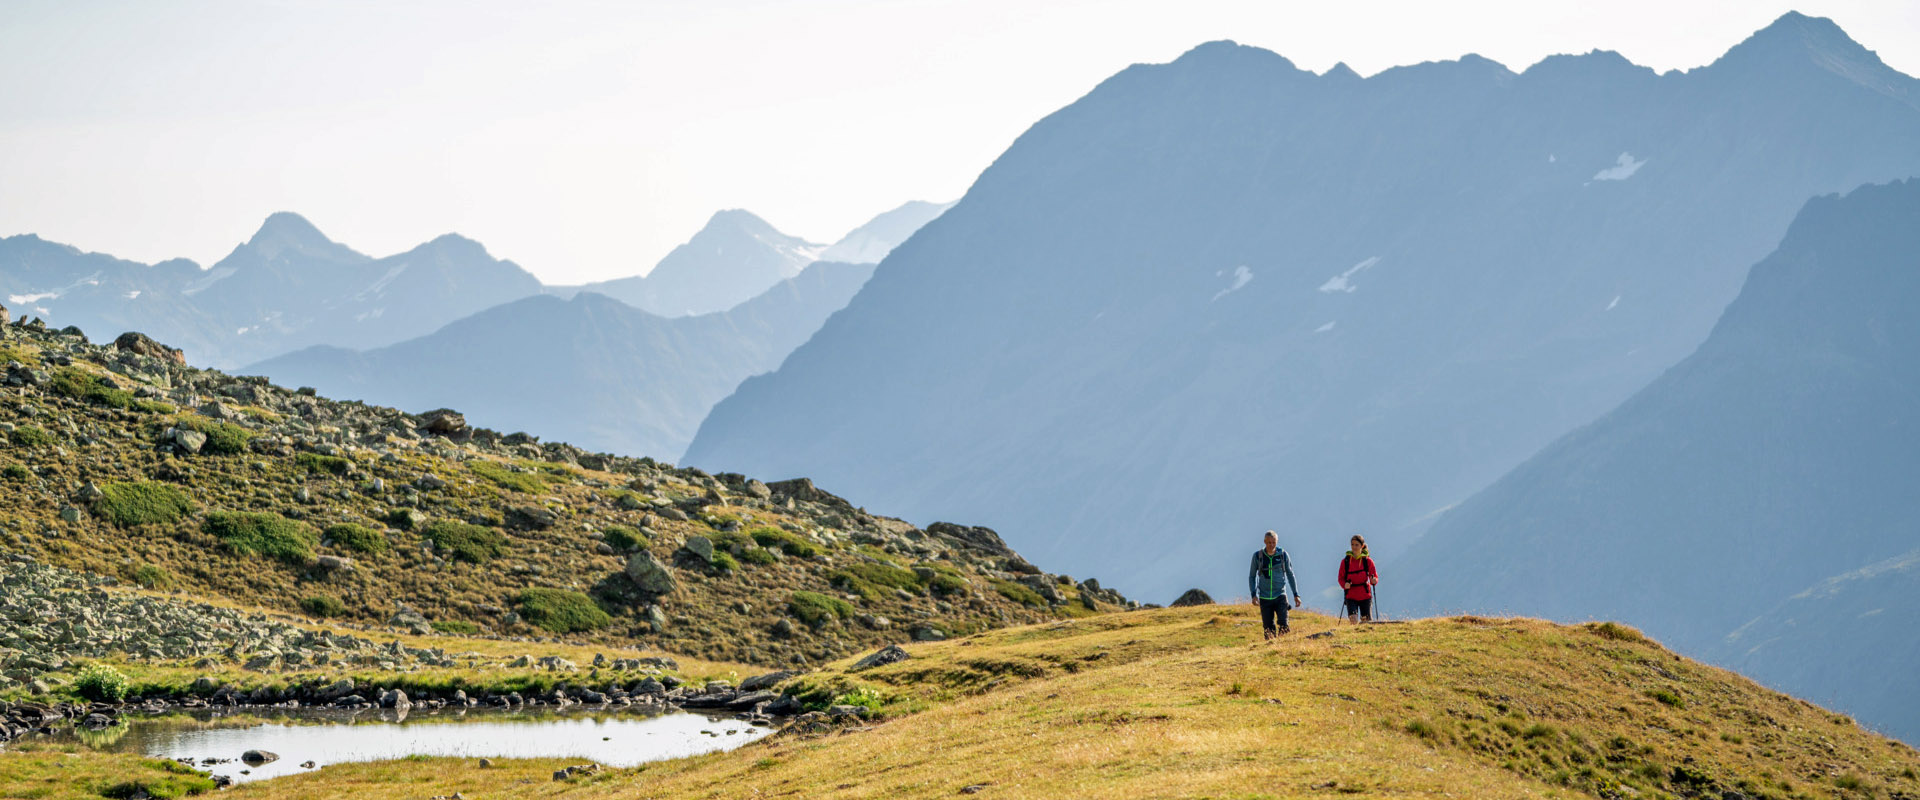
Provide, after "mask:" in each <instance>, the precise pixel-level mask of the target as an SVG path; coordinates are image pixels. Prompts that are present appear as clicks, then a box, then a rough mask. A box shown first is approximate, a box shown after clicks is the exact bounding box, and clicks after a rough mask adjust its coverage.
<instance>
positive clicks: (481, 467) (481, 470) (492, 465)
mask: <svg viewBox="0 0 1920 800" xmlns="http://www.w3.org/2000/svg"><path fill="white" fill-rule="evenodd" d="M467 468H468V469H471V470H473V474H475V475H478V476H480V477H482V478H485V479H487V480H488V481H491V482H492V483H493V484H494V485H496V486H499V487H500V488H502V489H511V490H513V491H516V492H524V493H526V494H545V493H546V491H547V482H546V481H544V480H541V479H540V476H539V475H538V474H537V473H532V472H514V471H513V470H512V469H511V468H509V467H508V466H507V465H505V464H501V463H499V462H497V461H475V462H473V463H471V464H468V465H467Z"/></svg>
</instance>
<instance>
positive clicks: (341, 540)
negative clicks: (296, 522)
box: [326, 522, 388, 553]
mask: <svg viewBox="0 0 1920 800" xmlns="http://www.w3.org/2000/svg"><path fill="white" fill-rule="evenodd" d="M326 537H327V538H328V539H331V540H333V546H334V547H339V548H342V549H346V550H352V551H353V552H356V553H384V552H387V547H388V545H387V535H386V534H385V533H382V532H380V531H376V530H374V529H372V528H369V527H367V526H365V525H356V524H354V523H351V522H342V523H340V524H338V525H334V526H331V527H329V528H327V530H326Z"/></svg>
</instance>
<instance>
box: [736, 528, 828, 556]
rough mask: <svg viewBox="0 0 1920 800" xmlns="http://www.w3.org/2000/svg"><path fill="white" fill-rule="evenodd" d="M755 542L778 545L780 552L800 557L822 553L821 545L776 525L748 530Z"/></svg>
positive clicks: (764, 545)
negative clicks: (775, 526)
mask: <svg viewBox="0 0 1920 800" xmlns="http://www.w3.org/2000/svg"><path fill="white" fill-rule="evenodd" d="M747 535H748V536H752V537H753V541H754V543H756V544H758V545H760V546H761V547H778V548H780V552H783V553H786V554H787V555H790V556H798V557H800V558H812V557H814V556H817V555H819V554H820V546H819V545H817V544H814V543H813V542H810V541H808V540H806V539H804V538H801V537H800V536H798V535H795V534H793V533H789V532H787V531H783V530H780V529H779V528H774V527H763V528H754V529H753V530H750V531H747Z"/></svg>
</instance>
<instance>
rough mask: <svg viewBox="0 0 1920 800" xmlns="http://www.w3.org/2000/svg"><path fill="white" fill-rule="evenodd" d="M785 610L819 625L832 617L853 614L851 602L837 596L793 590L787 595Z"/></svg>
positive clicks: (842, 617) (839, 617) (804, 620)
mask: <svg viewBox="0 0 1920 800" xmlns="http://www.w3.org/2000/svg"><path fill="white" fill-rule="evenodd" d="M787 610H788V611H790V612H792V613H793V615H794V616H796V617H799V618H800V621H802V622H805V623H807V624H808V625H812V626H814V627H816V628H817V627H820V626H822V625H825V624H827V623H829V622H832V621H833V620H834V619H836V618H837V619H846V618H848V617H851V616H853V604H852V603H849V602H847V601H845V600H842V599H840V598H838V597H828V596H827V595H824V594H820V593H818V592H806V591H800V592H794V593H793V594H791V595H789V596H788V597H787Z"/></svg>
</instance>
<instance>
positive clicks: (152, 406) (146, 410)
mask: <svg viewBox="0 0 1920 800" xmlns="http://www.w3.org/2000/svg"><path fill="white" fill-rule="evenodd" d="M133 410H135V411H139V412H141V413H143V414H171V413H173V412H175V411H178V410H179V409H177V408H174V407H173V404H172V403H162V402H160V401H158V400H134V401H133Z"/></svg>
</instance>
